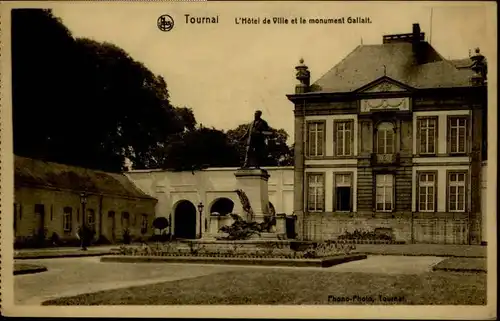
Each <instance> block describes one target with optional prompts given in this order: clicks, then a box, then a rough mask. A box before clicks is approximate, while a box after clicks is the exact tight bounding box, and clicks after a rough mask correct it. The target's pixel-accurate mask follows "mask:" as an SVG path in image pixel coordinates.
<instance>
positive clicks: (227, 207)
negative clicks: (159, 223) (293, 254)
mask: <svg viewBox="0 0 500 321" xmlns="http://www.w3.org/2000/svg"><path fill="white" fill-rule="evenodd" d="M266 170H267V171H268V173H269V175H270V177H269V181H268V193H269V203H270V204H269V207H270V209H271V211H272V212H274V213H277V214H278V213H284V214H289V215H291V214H292V213H293V207H292V206H293V197H294V189H293V183H294V172H293V167H270V168H266ZM236 171H237V168H207V169H204V170H200V171H196V172H190V171H189V172H187V171H183V172H174V171H165V170H133V171H130V172H127V173H126V175H127V176H128V177H129V178H130V180H131V181H132V182H134V184H135V185H136V186H137V187H139V188H140V189H141V190H142V191H143V192H144V193H146V194H148V195H150V196H152V197H154V198H156V199H157V200H158V204H157V206H156V216H163V217H166V218H168V219H169V221H170V222H171V223H172V224H171V226H172V228H171V232H172V234H174V235H175V236H176V237H179V238H190V239H193V238H199V237H203V235H205V234H207V233H208V232H209V224H210V217H211V216H212V215H226V214H229V213H235V214H240V215H242V216H244V211H243V208H242V203H241V201H240V198H239V196H238V193H237V192H236V191H237V190H238V189H239V188H240V187H239V186H238V182H237V180H236V176H235V175H234V174H235V173H236ZM200 204H201V205H202V206H203V207H200V206H199V205H200Z"/></svg>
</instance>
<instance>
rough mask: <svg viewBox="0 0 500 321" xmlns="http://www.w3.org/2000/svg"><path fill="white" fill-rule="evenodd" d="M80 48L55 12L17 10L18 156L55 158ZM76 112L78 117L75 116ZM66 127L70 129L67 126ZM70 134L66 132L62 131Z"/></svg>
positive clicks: (14, 21)
mask: <svg viewBox="0 0 500 321" xmlns="http://www.w3.org/2000/svg"><path fill="white" fill-rule="evenodd" d="M75 53H76V47H75V43H74V39H73V37H72V35H71V33H70V31H69V30H68V29H67V28H66V27H65V26H64V25H63V24H62V22H61V21H60V20H59V19H58V18H56V17H54V15H53V14H52V12H51V11H50V10H41V9H13V10H12V100H13V101H12V102H13V129H14V152H15V153H16V154H19V155H24V156H28V157H35V158H42V159H43V158H50V157H49V155H51V154H53V152H54V148H52V145H53V143H52V142H53V140H54V138H55V136H58V135H59V134H58V133H57V131H58V130H59V129H61V126H64V125H65V123H67V122H68V120H66V121H62V122H61V121H58V120H57V114H58V112H59V111H61V110H65V109H67V108H68V107H70V106H71V105H68V102H69V101H70V100H71V99H70V98H69V97H70V95H69V92H70V91H71V87H72V86H73V84H72V83H71V80H72V79H73V75H72V72H73V69H74V68H73V66H74V63H75ZM73 112H74V111H73ZM66 127H67V126H66ZM62 131H65V128H62Z"/></svg>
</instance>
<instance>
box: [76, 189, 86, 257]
mask: <svg viewBox="0 0 500 321" xmlns="http://www.w3.org/2000/svg"><path fill="white" fill-rule="evenodd" d="M80 203H81V204H82V224H81V226H80V231H79V233H78V234H79V236H80V244H81V246H82V250H84V251H85V250H87V244H86V241H87V240H86V239H87V235H86V234H87V231H86V224H87V222H86V219H87V216H86V215H85V206H86V205H87V193H85V192H83V193H81V194H80Z"/></svg>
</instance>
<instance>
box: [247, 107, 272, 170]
mask: <svg viewBox="0 0 500 321" xmlns="http://www.w3.org/2000/svg"><path fill="white" fill-rule="evenodd" d="M261 116H262V112H261V111H260V110H257V111H256V112H255V117H254V121H253V122H252V123H251V124H250V125H249V126H248V130H247V132H246V133H245V135H243V137H242V139H245V138H246V139H247V144H246V153H245V162H244V163H243V166H242V168H249V167H250V166H252V165H253V166H254V167H255V168H260V165H262V162H263V161H264V158H265V156H266V137H267V136H270V135H271V134H272V132H271V131H270V127H269V125H268V124H267V122H266V121H265V120H264V119H262V118H261Z"/></svg>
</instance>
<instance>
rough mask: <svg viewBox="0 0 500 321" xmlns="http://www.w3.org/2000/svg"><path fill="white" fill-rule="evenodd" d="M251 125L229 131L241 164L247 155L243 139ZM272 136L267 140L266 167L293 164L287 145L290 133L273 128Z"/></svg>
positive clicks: (240, 126)
mask: <svg viewBox="0 0 500 321" xmlns="http://www.w3.org/2000/svg"><path fill="white" fill-rule="evenodd" d="M248 126H249V124H242V125H239V126H238V127H236V128H235V129H231V130H229V131H227V136H228V138H229V141H230V143H231V144H233V145H234V146H236V148H237V150H238V153H239V164H241V163H243V160H244V159H245V153H246V140H242V139H241V137H242V136H243V135H244V134H245V132H246V131H247V130H248ZM271 131H272V133H273V134H272V135H271V136H270V137H269V138H268V140H267V144H268V145H267V148H268V156H267V159H266V160H265V161H264V164H263V165H264V166H287V165H291V164H292V163H293V154H292V150H291V148H290V147H289V146H288V145H287V144H286V141H287V139H288V133H287V132H286V131H285V130H284V129H275V128H272V127H271Z"/></svg>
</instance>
